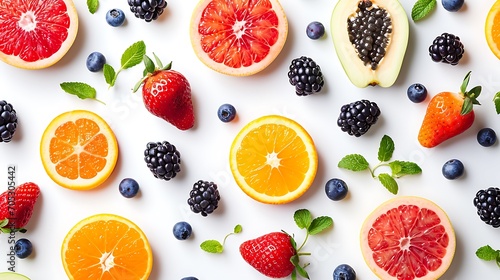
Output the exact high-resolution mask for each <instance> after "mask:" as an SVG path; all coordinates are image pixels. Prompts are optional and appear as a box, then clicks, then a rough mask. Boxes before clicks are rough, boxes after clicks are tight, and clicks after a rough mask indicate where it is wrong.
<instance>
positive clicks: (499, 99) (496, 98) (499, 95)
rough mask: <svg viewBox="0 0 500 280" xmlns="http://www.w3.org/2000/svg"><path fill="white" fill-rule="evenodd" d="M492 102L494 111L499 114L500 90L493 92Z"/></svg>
mask: <svg viewBox="0 0 500 280" xmlns="http://www.w3.org/2000/svg"><path fill="white" fill-rule="evenodd" d="M493 103H494V104H495V111H496V112H497V114H500V91H499V92H497V93H495V96H494V97H493Z"/></svg>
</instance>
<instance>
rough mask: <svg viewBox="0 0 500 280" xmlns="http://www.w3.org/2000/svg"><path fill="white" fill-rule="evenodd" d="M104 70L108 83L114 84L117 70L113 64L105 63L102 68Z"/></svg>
mask: <svg viewBox="0 0 500 280" xmlns="http://www.w3.org/2000/svg"><path fill="white" fill-rule="evenodd" d="M102 72H103V73H104V80H106V83H107V84H108V85H110V86H114V84H115V80H116V78H115V77H116V72H115V69H114V68H113V66H111V65H109V64H107V63H105V64H104V67H103V68H102Z"/></svg>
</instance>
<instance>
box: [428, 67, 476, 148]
mask: <svg viewBox="0 0 500 280" xmlns="http://www.w3.org/2000/svg"><path fill="white" fill-rule="evenodd" d="M470 73H471V72H469V73H467V75H466V76H465V79H464V81H463V83H462V86H461V87H460V93H452V92H441V93H438V94H437V95H436V96H434V97H433V98H432V99H431V101H430V102H429V105H428V106H427V111H426V113H425V117H424V120H423V122H422V126H421V127H420V132H419V133H418V141H419V142H420V144H421V145H422V146H424V147H427V148H432V147H435V146H437V145H439V144H441V143H442V142H444V141H445V140H448V139H450V138H452V137H454V136H457V135H459V134H461V133H462V132H464V131H466V130H467V129H468V128H469V127H471V126H472V123H473V122H474V118H475V115H474V111H473V109H472V106H473V105H474V104H479V102H478V101H477V100H476V98H477V97H478V96H479V94H480V93H481V87H480V86H476V87H474V88H472V89H471V90H470V91H467V85H468V83H469V79H470Z"/></svg>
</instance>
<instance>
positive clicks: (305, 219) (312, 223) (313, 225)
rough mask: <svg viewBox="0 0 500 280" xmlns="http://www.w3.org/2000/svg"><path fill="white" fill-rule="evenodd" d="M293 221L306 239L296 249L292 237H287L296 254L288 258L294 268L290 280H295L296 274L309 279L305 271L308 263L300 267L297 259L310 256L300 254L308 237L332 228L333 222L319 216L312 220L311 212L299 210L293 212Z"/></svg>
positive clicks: (295, 243) (330, 219) (328, 218)
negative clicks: (304, 231) (303, 231)
mask: <svg viewBox="0 0 500 280" xmlns="http://www.w3.org/2000/svg"><path fill="white" fill-rule="evenodd" d="M293 219H294V220H295V223H296V224H297V226H298V227H299V228H300V229H305V230H306V237H305V238H304V241H303V242H302V244H301V245H300V246H299V247H297V242H296V241H295V239H294V238H293V237H292V236H290V235H289V236H290V242H291V244H292V247H293V248H294V249H295V252H296V254H295V255H294V256H292V257H291V258H290V262H291V263H292V264H293V265H294V267H295V269H294V270H293V271H292V275H291V277H292V280H296V279H297V274H299V275H300V276H301V277H303V278H306V279H310V278H309V275H308V274H307V271H306V270H305V268H306V267H307V266H308V265H309V263H306V264H305V265H302V266H301V265H300V259H299V257H300V256H304V255H311V253H305V252H302V248H303V247H304V245H305V244H306V243H307V240H308V238H309V236H310V235H316V234H319V233H321V232H323V231H324V230H326V229H328V228H330V227H332V226H333V220H332V218H330V217H327V216H320V217H316V218H314V219H313V217H312V215H311V212H310V211H309V210H307V209H299V210H297V211H295V213H294V215H293ZM284 233H286V232H284Z"/></svg>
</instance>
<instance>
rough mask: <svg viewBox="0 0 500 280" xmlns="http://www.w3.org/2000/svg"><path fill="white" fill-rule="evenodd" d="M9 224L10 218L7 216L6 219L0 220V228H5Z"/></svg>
mask: <svg viewBox="0 0 500 280" xmlns="http://www.w3.org/2000/svg"><path fill="white" fill-rule="evenodd" d="M8 224H9V219H7V218H5V219H3V220H1V221H0V228H3V227H5V226H6V225H8Z"/></svg>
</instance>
